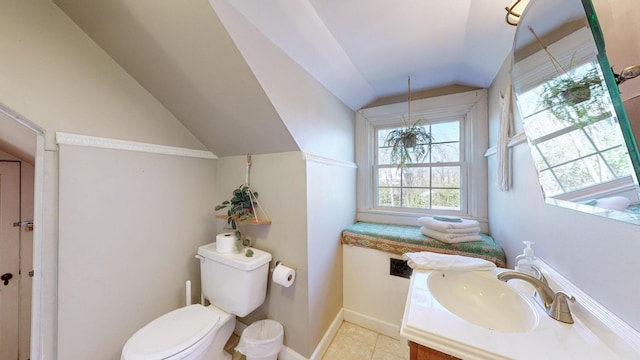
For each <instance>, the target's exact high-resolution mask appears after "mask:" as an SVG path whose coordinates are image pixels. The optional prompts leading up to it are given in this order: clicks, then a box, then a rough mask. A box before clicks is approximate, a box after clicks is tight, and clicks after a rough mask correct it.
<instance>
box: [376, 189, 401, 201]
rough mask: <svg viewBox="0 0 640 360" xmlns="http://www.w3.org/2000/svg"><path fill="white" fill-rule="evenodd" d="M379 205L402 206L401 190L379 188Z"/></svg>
mask: <svg viewBox="0 0 640 360" xmlns="http://www.w3.org/2000/svg"><path fill="white" fill-rule="evenodd" d="M378 204H379V205H380V206H401V203H400V189H399V188H386V187H379V188H378Z"/></svg>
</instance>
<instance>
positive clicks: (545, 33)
mask: <svg viewBox="0 0 640 360" xmlns="http://www.w3.org/2000/svg"><path fill="white" fill-rule="evenodd" d="M639 60H640V59H639ZM511 78H512V82H513V88H514V92H515V96H516V103H517V107H518V113H519V118H520V119H521V120H522V124H523V128H524V131H525V134H526V135H527V139H528V142H529V146H530V149H531V152H532V156H533V159H534V163H535V165H536V169H537V171H538V178H539V181H540V186H541V188H542V190H543V193H544V194H545V198H546V201H547V203H549V204H552V205H557V206H563V207H566V208H570V209H574V210H577V211H582V212H588V213H592V214H596V215H602V216H607V217H609V218H612V219H616V220H620V221H626V222H630V223H634V224H638V225H640V197H639V196H640V191H639V190H640V188H639V187H638V177H639V175H640V159H639V158H638V157H639V153H638V147H637V144H636V141H635V139H634V137H633V132H632V130H631V125H630V124H629V119H628V117H627V114H626V112H625V109H624V107H623V103H622V99H621V96H620V92H619V89H618V86H617V84H616V74H614V72H613V70H612V69H611V66H610V65H609V60H608V59H607V56H606V53H605V47H604V39H603V36H602V32H601V30H600V25H599V23H598V19H597V18H596V14H595V11H594V9H593V5H592V3H591V1H590V0H563V1H557V0H532V1H531V2H530V4H529V6H528V7H527V9H526V10H525V12H524V14H523V15H522V17H521V19H520V22H519V25H518V29H517V32H516V37H515V40H514V57H513V64H512V72H511ZM631 81H634V80H631ZM635 81H640V79H639V80H635Z"/></svg>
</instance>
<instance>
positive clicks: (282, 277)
mask: <svg viewBox="0 0 640 360" xmlns="http://www.w3.org/2000/svg"><path fill="white" fill-rule="evenodd" d="M295 279H296V272H295V270H293V269H292V268H290V267H288V266H284V265H282V264H278V266H276V268H275V269H274V270H273V282H274V283H276V284H279V285H282V286H284V287H289V286H291V285H292V284H293V281H294V280H295Z"/></svg>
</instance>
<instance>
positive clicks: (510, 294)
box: [427, 271, 538, 333]
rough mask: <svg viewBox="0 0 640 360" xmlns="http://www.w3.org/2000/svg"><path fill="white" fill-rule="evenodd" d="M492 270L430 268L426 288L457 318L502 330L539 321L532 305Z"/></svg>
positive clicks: (515, 329)
mask: <svg viewBox="0 0 640 360" xmlns="http://www.w3.org/2000/svg"><path fill="white" fill-rule="evenodd" d="M496 275H497V274H496V273H495V272H493V271H464V272H462V271H433V272H431V274H430V275H429V277H428V278H427V288H428V289H429V291H430V292H431V295H432V296H433V298H434V299H435V300H436V301H437V302H438V303H440V305H442V306H443V307H444V308H445V309H447V310H448V311H449V312H451V313H453V314H454V315H456V316H457V317H459V318H461V319H463V320H465V321H468V322H470V323H472V324H475V325H478V326H482V327H484V328H487V329H490V330H495V331H501V332H513V333H518V332H528V331H531V330H532V329H533V328H534V327H535V326H536V324H537V323H538V315H537V313H536V310H535V309H534V306H535V305H534V304H533V303H532V302H530V301H527V300H526V299H525V298H524V297H523V296H522V295H520V293H519V292H518V291H516V290H515V289H513V288H512V287H511V286H509V285H507V284H506V283H505V282H502V281H500V280H498V279H497V278H496Z"/></svg>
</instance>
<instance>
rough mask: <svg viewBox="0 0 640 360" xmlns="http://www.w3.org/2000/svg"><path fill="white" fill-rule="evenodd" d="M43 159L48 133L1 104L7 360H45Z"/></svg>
mask: <svg viewBox="0 0 640 360" xmlns="http://www.w3.org/2000/svg"><path fill="white" fill-rule="evenodd" d="M43 159H44V136H43V131H42V130H41V129H40V128H39V127H37V126H36V125H34V124H32V123H31V122H29V121H28V120H26V119H24V118H22V117H20V116H19V115H17V114H15V113H13V112H12V111H11V110H9V109H7V108H6V107H4V106H3V105H2V104H0V192H1V193H2V194H1V195H0V198H1V200H0V202H2V203H1V204H0V207H2V209H1V210H2V215H1V217H2V219H0V231H1V233H0V253H1V255H0V277H2V278H1V279H0V317H1V319H0V320H1V322H2V325H0V358H2V359H18V360H28V359H33V360H36V359H41V354H40V352H41V351H40V348H41V346H40V344H41V329H40V316H41V312H40V308H41V297H40V293H41V291H40V279H41V274H40V270H39V269H40V268H41V262H42V259H41V251H40V250H38V249H40V248H41V245H42V234H43V233H42V231H41V230H38V224H39V223H41V220H40V219H41V218H42V215H41V214H42V198H43V196H42V189H43V182H44V172H43V169H42V167H43ZM34 224H35V225H34ZM34 274H35V275H36V276H34ZM5 284H6V285H5Z"/></svg>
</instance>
